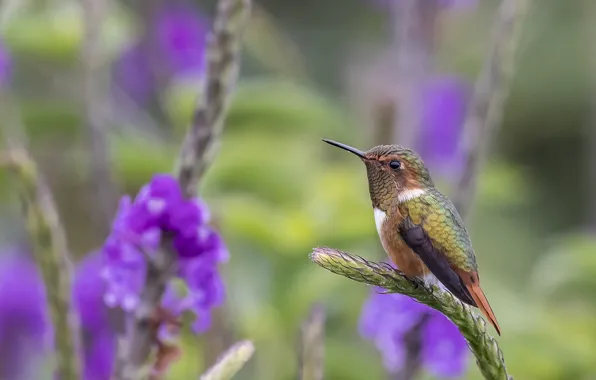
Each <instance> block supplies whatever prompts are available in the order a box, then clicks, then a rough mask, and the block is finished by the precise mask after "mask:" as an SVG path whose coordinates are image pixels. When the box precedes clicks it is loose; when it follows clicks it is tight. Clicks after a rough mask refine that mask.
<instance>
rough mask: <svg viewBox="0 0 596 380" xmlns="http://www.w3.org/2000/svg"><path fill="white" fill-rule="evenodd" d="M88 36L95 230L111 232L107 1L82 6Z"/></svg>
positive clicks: (87, 104) (86, 2)
mask: <svg viewBox="0 0 596 380" xmlns="http://www.w3.org/2000/svg"><path fill="white" fill-rule="evenodd" d="M82 7H83V16H84V26H85V35H84V43H83V55H82V61H83V84H84V86H83V87H84V91H83V93H84V98H85V122H86V124H87V131H88V137H89V147H90V165H89V169H90V191H91V193H92V194H93V195H94V197H93V199H94V201H95V202H94V203H93V204H92V205H90V206H91V207H92V208H93V212H91V213H90V214H91V215H92V217H93V218H94V219H95V223H96V226H95V228H96V229H97V230H98V231H99V232H104V233H105V232H107V230H108V227H109V225H110V221H111V217H112V214H113V210H114V207H115V205H116V189H115V188H114V182H113V180H112V176H111V170H110V159H109V152H108V145H107V136H106V135H107V133H106V125H104V124H105V122H106V118H105V117H103V110H104V109H105V101H106V97H105V91H104V86H105V83H106V82H107V81H106V76H107V72H106V71H105V70H103V66H104V65H103V55H102V54H103V51H102V44H101V42H102V41H101V27H102V24H103V21H104V19H105V14H106V11H107V9H106V8H107V2H106V0H84V1H83V3H82Z"/></svg>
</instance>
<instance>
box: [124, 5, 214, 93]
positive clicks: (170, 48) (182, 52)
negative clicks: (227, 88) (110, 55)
mask: <svg viewBox="0 0 596 380" xmlns="http://www.w3.org/2000/svg"><path fill="white" fill-rule="evenodd" d="M208 31H209V22H208V21H207V20H206V19H205V18H204V17H203V16H202V15H201V14H200V13H199V12H198V11H196V10H195V9H194V8H192V7H190V6H189V5H188V4H186V3H182V2H169V3H167V4H166V5H164V6H162V8H161V9H159V10H158V11H157V12H156V14H155V17H154V18H153V19H152V20H151V21H150V25H148V26H147V32H146V33H147V34H146V35H142V36H140V37H139V39H138V40H136V41H134V42H133V44H132V45H131V46H130V47H129V48H128V49H127V50H125V51H124V53H123V54H122V55H121V56H120V58H119V59H118V60H117V61H116V62H115V67H114V69H115V73H114V77H115V80H116V82H117V84H118V85H119V86H120V87H121V88H122V89H123V90H124V91H125V92H126V93H127V94H128V95H129V96H130V97H131V98H132V99H134V100H135V101H137V102H139V103H144V102H146V101H147V100H148V99H149V98H150V97H151V94H152V93H153V92H154V91H155V90H156V86H157V85H158V83H162V84H163V83H164V80H166V81H168V80H170V79H172V78H175V77H181V76H187V75H200V74H201V73H202V72H203V69H204V66H205V63H204V56H205V46H206V38H207V33H208Z"/></svg>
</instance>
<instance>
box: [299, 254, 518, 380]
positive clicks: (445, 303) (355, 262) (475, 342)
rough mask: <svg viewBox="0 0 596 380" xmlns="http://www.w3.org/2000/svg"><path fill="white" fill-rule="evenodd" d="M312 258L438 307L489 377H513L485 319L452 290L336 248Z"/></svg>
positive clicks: (494, 379)
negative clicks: (428, 283)
mask: <svg viewBox="0 0 596 380" xmlns="http://www.w3.org/2000/svg"><path fill="white" fill-rule="evenodd" d="M310 258H311V260H312V261H313V262H315V263H316V264H318V265H320V266H321V267H323V268H325V269H327V270H328V271H331V272H333V273H335V274H339V275H342V276H344V277H347V278H349V279H352V280H354V281H358V282H362V283H365V284H369V285H374V286H379V287H382V288H384V289H387V290H388V291H389V292H392V293H401V294H404V295H406V296H410V297H412V298H414V299H416V300H418V301H419V302H421V303H423V304H425V305H428V306H430V307H432V308H434V309H437V310H438V311H440V312H441V313H443V314H445V316H447V318H449V319H450V320H451V321H452V322H453V323H455V325H457V327H458V328H459V331H460V332H461V333H462V335H463V336H464V337H465V338H466V340H467V341H468V345H469V346H470V349H471V350H472V353H473V354H474V356H476V364H478V368H479V369H480V372H482V375H484V377H485V378H486V379H489V380H513V377H511V376H509V375H508V374H507V368H506V367H505V359H504V357H503V352H502V351H501V349H500V348H499V346H498V344H497V341H496V340H495V339H494V338H493V337H491V336H490V335H489V334H488V332H487V329H486V322H485V321H484V319H482V318H481V317H480V316H478V315H476V314H474V313H473V312H472V311H471V309H470V307H469V306H468V305H464V304H462V303H461V302H460V301H459V300H458V299H456V298H455V297H454V296H453V295H451V293H449V292H441V291H439V290H438V288H437V287H432V288H428V287H426V286H425V285H424V283H422V282H414V281H412V280H410V279H408V278H407V277H405V276H404V275H403V274H402V273H401V272H399V271H398V270H396V269H394V268H392V267H391V266H389V265H388V264H383V263H374V262H370V261H367V260H365V259H363V258H362V257H359V256H355V255H351V254H349V253H346V252H342V251H339V250H336V249H333V248H326V247H323V248H315V249H314V250H313V252H312V254H311V256H310Z"/></svg>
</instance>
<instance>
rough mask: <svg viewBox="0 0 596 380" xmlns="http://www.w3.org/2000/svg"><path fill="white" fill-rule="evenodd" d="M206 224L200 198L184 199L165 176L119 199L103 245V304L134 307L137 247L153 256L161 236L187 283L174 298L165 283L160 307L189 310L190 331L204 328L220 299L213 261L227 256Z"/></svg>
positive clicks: (138, 283) (141, 277) (139, 273)
mask: <svg viewBox="0 0 596 380" xmlns="http://www.w3.org/2000/svg"><path fill="white" fill-rule="evenodd" d="M208 222H209V210H208V209H207V206H206V205H205V204H204V203H203V202H202V201H201V200H199V199H190V200H188V199H185V198H184V197H183V195H182V191H181V189H180V186H179V185H178V182H177V181H176V180H175V179H174V178H173V177H172V176H170V175H165V174H159V175H155V176H154V177H153V179H152V180H151V182H150V183H149V184H148V185H145V186H144V187H143V188H142V189H141V190H140V191H139V194H138V195H137V197H136V199H135V200H134V202H132V201H131V199H130V198H129V197H124V198H122V200H121V202H120V207H119V210H118V213H117V215H116V217H115V219H114V223H113V226H112V233H111V235H110V236H109V237H108V239H107V240H106V242H105V245H104V248H103V251H104V258H105V264H106V268H105V270H104V278H105V279H106V280H107V291H106V293H105V297H104V300H105V302H106V304H107V305H108V306H110V307H116V306H120V307H122V308H123V309H124V310H125V311H127V312H129V311H132V310H134V309H135V307H136V306H137V305H138V303H139V295H140V292H141V290H142V288H143V285H144V281H145V271H146V262H145V256H144V254H143V252H142V251H141V249H142V250H143V251H145V253H146V254H148V255H153V254H154V253H155V250H156V249H157V248H158V246H159V243H160V240H161V236H162V235H163V234H166V235H167V236H169V237H170V238H171V239H172V241H173V245H174V248H175V250H176V252H177V253H178V256H179V262H178V277H180V278H181V279H183V280H184V282H185V283H186V286H187V288H188V294H187V295H186V296H184V297H178V296H177V295H176V293H175V291H174V290H173V289H172V288H171V286H170V287H168V289H167V291H166V295H165V297H164V300H163V306H165V307H167V308H168V309H169V310H171V311H173V312H174V313H175V314H180V313H181V312H183V311H185V310H190V311H192V312H194V314H195V315H196V316H197V321H196V322H195V325H194V328H195V331H197V332H202V331H205V330H206V329H207V328H208V327H209V325H210V323H209V321H210V320H209V318H210V311H211V309H212V308H214V307H215V306H218V305H220V304H221V303H222V301H223V297H224V287H223V283H222V280H221V278H220V276H219V273H218V271H217V265H218V264H219V263H220V262H223V261H225V260H227V258H228V252H227V249H226V247H225V244H224V242H223V240H222V239H221V237H220V236H219V234H218V233H217V232H216V231H215V230H213V229H212V228H211V227H209V226H208V225H207V223H208Z"/></svg>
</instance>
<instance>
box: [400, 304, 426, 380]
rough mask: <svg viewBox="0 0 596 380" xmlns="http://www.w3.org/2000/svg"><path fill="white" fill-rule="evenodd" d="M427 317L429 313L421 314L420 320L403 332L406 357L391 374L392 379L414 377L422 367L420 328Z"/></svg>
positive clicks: (408, 379)
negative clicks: (400, 365)
mask: <svg viewBox="0 0 596 380" xmlns="http://www.w3.org/2000/svg"><path fill="white" fill-rule="evenodd" d="M429 317H430V314H428V313H426V314H423V315H422V317H421V318H420V320H419V321H418V322H416V324H415V325H414V326H412V328H410V330H408V331H407V332H406V333H405V334H404V346H405V347H406V357H405V361H404V365H403V368H402V369H401V370H400V371H399V372H398V373H396V374H395V375H394V376H392V379H393V380H411V379H415V378H416V377H417V376H418V374H419V373H420V369H421V368H422V357H421V355H422V329H423V328H424V325H426V322H427V321H428V318H429Z"/></svg>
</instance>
